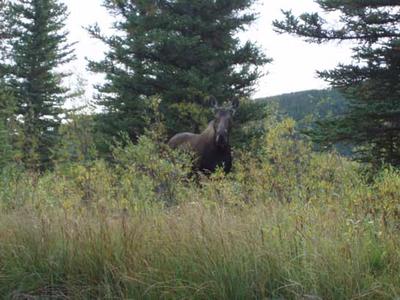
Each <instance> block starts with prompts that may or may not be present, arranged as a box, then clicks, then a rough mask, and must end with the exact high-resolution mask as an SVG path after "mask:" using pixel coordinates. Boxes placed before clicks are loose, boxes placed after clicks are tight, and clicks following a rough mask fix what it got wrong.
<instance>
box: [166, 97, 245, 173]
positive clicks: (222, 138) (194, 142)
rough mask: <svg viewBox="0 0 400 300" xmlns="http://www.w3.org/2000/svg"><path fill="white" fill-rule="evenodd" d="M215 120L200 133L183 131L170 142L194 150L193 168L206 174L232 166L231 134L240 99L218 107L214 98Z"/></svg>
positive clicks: (225, 169) (178, 146)
mask: <svg viewBox="0 0 400 300" xmlns="http://www.w3.org/2000/svg"><path fill="white" fill-rule="evenodd" d="M212 99H213V102H214V103H215V105H214V120H212V121H211V122H210V123H209V124H208V126H207V128H206V129H205V130H204V131H203V132H202V133H200V134H195V133H190V132H182V133H178V134H176V135H174V136H173V137H172V138H171V139H170V140H169V142H168V145H169V146H170V147H171V148H173V149H176V148H180V149H183V150H189V151H192V152H194V154H195V160H194V165H193V169H194V170H195V171H201V172H203V173H206V174H210V173H213V172H214V171H215V170H216V169H217V168H218V167H222V168H223V170H224V171H225V173H229V172H230V171H231V168H232V153H231V147H230V144H229V142H230V141H229V135H230V131H231V128H232V124H233V116H234V114H235V111H236V108H237V107H238V105H239V101H238V99H237V98H235V99H234V100H233V101H232V102H231V104H230V105H229V106H228V107H218V106H217V104H216V101H215V98H213V97H212Z"/></svg>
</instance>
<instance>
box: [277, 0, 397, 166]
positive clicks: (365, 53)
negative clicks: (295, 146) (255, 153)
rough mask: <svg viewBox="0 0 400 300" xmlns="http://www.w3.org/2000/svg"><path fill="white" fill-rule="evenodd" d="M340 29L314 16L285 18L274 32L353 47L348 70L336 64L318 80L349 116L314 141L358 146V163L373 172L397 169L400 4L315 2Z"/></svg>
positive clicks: (325, 126)
mask: <svg viewBox="0 0 400 300" xmlns="http://www.w3.org/2000/svg"><path fill="white" fill-rule="evenodd" d="M316 2H317V3H318V4H319V5H320V7H321V8H322V9H323V10H324V11H325V12H327V13H333V12H338V13H339V15H340V23H338V24H332V25H329V22H327V21H326V20H325V19H324V18H322V17H321V16H320V15H319V14H318V13H305V14H302V15H301V16H300V17H295V16H294V15H293V14H292V13H291V12H290V11H287V12H284V14H285V20H284V21H275V22H274V25H275V27H276V30H277V31H278V32H281V33H285V32H288V33H291V34H295V35H297V36H301V37H304V38H305V39H306V40H307V41H309V42H316V43H323V42H327V41H332V40H334V41H345V40H351V41H354V42H355V43H356V44H357V46H355V47H354V48H353V53H354V55H353V58H354V61H355V63H354V64H352V65H343V64H340V65H339V66H338V67H336V68H335V69H334V70H330V71H321V72H319V76H320V77H321V78H323V79H325V80H327V81H328V82H329V83H330V84H331V85H332V86H333V87H335V88H338V89H339V90H340V91H341V92H342V93H343V94H344V96H345V97H346V98H347V99H348V100H349V105H348V111H347V112H346V113H345V114H344V115H342V116H339V117H337V118H334V119H330V120H325V121H322V122H320V123H319V124H318V125H319V126H318V129H317V130H316V131H314V132H313V134H312V136H313V138H314V139H315V141H317V142H319V143H321V144H323V145H330V144H333V143H336V142H347V143H350V144H353V145H355V146H356V149H355V150H356V153H357V158H358V159H359V160H361V161H364V162H371V163H373V165H375V166H379V165H381V164H382V163H389V164H392V165H395V166H400V2H399V1H398V0H396V1H393V0H384V1H377V0H362V1H361V0H319V1H316Z"/></svg>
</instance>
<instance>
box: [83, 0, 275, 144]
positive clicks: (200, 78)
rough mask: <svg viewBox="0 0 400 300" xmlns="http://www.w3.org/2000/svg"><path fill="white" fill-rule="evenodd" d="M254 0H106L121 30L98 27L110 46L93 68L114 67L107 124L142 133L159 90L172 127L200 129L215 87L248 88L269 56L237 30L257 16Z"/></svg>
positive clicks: (241, 91)
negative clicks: (105, 32)
mask: <svg viewBox="0 0 400 300" xmlns="http://www.w3.org/2000/svg"><path fill="white" fill-rule="evenodd" d="M253 3H254V0H230V1H226V0H216V1H209V0H199V1H192V0H173V1H159V0H141V1H131V0H129V1H128V0H118V1H115V0H104V5H105V7H106V8H107V9H108V10H109V11H110V13H111V14H113V15H114V16H116V21H115V23H114V28H115V29H116V31H117V33H116V34H115V35H113V36H110V37H107V36H104V35H102V34H101V32H100V30H99V28H98V27H97V26H92V27H91V28H89V31H90V33H91V34H92V35H93V36H94V37H95V38H97V39H100V40H102V41H103V42H104V43H105V44H107V45H108V46H109V51H108V52H107V53H106V57H105V59H104V60H102V61H100V62H91V63H90V69H91V70H92V71H94V72H100V73H105V74H106V83H105V84H104V85H102V86H101V87H99V92H100V95H101V96H100V101H99V104H101V105H102V106H104V108H105V112H104V114H103V115H101V116H100V119H101V120H102V123H101V124H102V125H103V130H104V132H107V133H108V134H110V135H112V136H115V135H116V134H117V133H118V132H120V131H126V132H128V133H129V135H130V137H131V138H132V139H135V138H136V137H137V136H138V135H139V134H141V133H142V132H143V128H144V126H145V124H146V122H147V121H149V119H150V121H151V118H152V116H151V114H150V115H149V111H151V110H150V109H149V101H150V100H149V99H150V98H151V96H158V97H159V98H160V99H161V103H160V105H159V107H160V110H161V113H162V114H163V116H164V120H165V123H166V127H167V129H168V132H169V133H172V132H176V131H181V130H191V131H198V130H199V129H200V127H201V126H202V125H204V123H205V122H206V121H207V118H208V115H207V114H208V112H209V108H210V103H209V98H210V96H211V95H213V96H214V97H216V99H218V100H219V101H220V102H223V101H229V100H231V99H232V98H233V97H236V96H248V95H249V94H250V93H251V91H252V88H253V85H254V83H255V81H256V80H257V79H258V77H259V75H260V70H259V67H260V66H262V65H263V64H265V63H267V62H268V61H269V60H268V59H267V58H266V57H265V56H264V55H263V54H262V53H261V51H260V50H259V49H258V48H257V46H256V45H255V44H254V43H251V42H246V43H242V42H240V40H239V38H238V37H237V35H236V34H237V33H238V32H240V31H242V30H244V29H245V27H246V26H248V25H249V24H251V23H252V22H253V21H254V20H255V19H256V14H255V13H254V12H252V11H250V10H249V8H250V7H251V6H252V4H253Z"/></svg>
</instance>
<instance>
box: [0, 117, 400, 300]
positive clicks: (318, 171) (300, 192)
mask: <svg viewBox="0 0 400 300" xmlns="http://www.w3.org/2000/svg"><path fill="white" fill-rule="evenodd" d="M295 136H296V133H295V132H294V124H293V122H292V121H290V120H285V121H283V122H281V123H276V124H274V125H273V126H271V127H270V129H269V130H268V131H267V132H266V133H265V136H264V138H263V140H262V141H260V142H259V143H258V144H257V145H254V147H253V150H252V151H249V152H246V153H235V158H236V161H235V171H234V172H233V173H232V174H230V175H229V176H224V175H223V174H222V173H217V174H215V175H213V176H212V177H211V178H202V179H200V182H191V181H190V180H188V179H187V175H186V174H187V172H188V159H187V158H182V157H181V156H179V155H178V154H176V153H168V151H167V150H166V149H164V148H163V147H162V145H159V144H157V143H155V142H153V141H152V139H150V138H148V137H143V138H142V139H141V140H140V142H139V143H138V144H137V145H128V146H126V147H125V148H118V149H115V151H114V156H115V157H114V158H115V161H116V162H117V163H116V164H114V165H109V164H107V163H105V162H103V161H94V162H91V163H87V164H69V165H60V166H58V167H57V168H56V169H55V170H54V171H52V172H48V173H46V174H42V175H40V176H39V175H37V174H32V173H27V172H24V171H21V170H18V169H15V168H10V169H7V170H4V171H3V174H2V176H1V180H0V199H1V201H0V203H1V204H0V207H1V209H0V295H1V298H2V299H46V298H47V299H99V298H100V299H396V298H399V297H400V231H399V225H400V224H399V199H400V174H399V172H397V171H396V170H392V169H390V168H387V169H385V170H382V171H381V172H380V173H378V174H376V175H375V176H374V177H371V176H369V177H368V178H367V177H366V176H365V175H363V172H362V170H363V169H362V168H361V166H360V165H358V164H356V163H352V162H349V161H348V160H346V159H344V158H342V157H340V156H338V155H336V154H334V153H330V154H317V153H313V152H312V151H311V147H310V145H308V144H307V143H306V142H304V141H300V140H298V139H296V138H295ZM35 297H36V298H35Z"/></svg>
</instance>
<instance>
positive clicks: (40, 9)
mask: <svg viewBox="0 0 400 300" xmlns="http://www.w3.org/2000/svg"><path fill="white" fill-rule="evenodd" d="M6 18H7V22H8V23H7V24H9V30H10V36H9V37H8V39H7V43H8V45H9V47H10V58H9V66H8V68H7V69H6V74H5V77H6V82H7V83H8V84H9V85H11V87H12V89H13V92H14V96H15V101H16V112H15V114H16V116H18V120H19V121H20V128H21V130H20V131H19V132H18V135H17V136H18V138H19V140H20V144H21V149H20V150H21V152H22V160H23V162H24V163H25V165H26V166H27V167H28V168H32V169H44V168H46V167H49V166H50V165H51V162H50V156H51V151H52V148H53V147H54V146H55V145H56V144H57V142H58V127H59V125H60V123H61V117H62V116H61V113H62V112H63V109H62V105H63V103H64V101H65V99H66V95H67V92H68V89H66V88H64V87H62V82H61V81H62V79H63V78H65V77H66V76H68V74H66V73H63V72H59V71H58V68H59V67H60V66H61V65H63V64H65V63H68V62H70V61H71V60H72V59H73V58H74V56H73V55H72V52H73V50H71V45H69V44H67V42H66V40H67V35H68V32H66V31H64V26H65V20H66V18H67V8H66V6H65V5H64V4H62V3H60V2H59V1H58V0H35V1H34V0H26V1H12V2H9V3H8V5H7V14H6Z"/></svg>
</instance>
